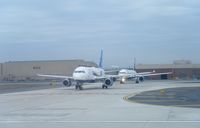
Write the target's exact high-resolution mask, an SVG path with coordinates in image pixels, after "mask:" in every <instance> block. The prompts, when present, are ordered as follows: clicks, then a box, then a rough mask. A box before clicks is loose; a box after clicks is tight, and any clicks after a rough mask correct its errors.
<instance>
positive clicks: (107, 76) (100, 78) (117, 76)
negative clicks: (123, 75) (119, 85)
mask: <svg viewBox="0 0 200 128" xmlns="http://www.w3.org/2000/svg"><path fill="white" fill-rule="evenodd" d="M106 78H116V79H118V78H120V76H119V75H105V76H100V77H98V76H97V77H96V78H95V79H96V80H102V79H106Z"/></svg>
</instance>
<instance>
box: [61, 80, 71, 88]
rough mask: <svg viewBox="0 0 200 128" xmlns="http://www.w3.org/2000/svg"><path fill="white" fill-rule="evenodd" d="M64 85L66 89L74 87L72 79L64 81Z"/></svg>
mask: <svg viewBox="0 0 200 128" xmlns="http://www.w3.org/2000/svg"><path fill="white" fill-rule="evenodd" d="M63 84H64V85H65V86H66V87H70V86H71V85H72V82H71V80H70V79H65V80H64V81H63Z"/></svg>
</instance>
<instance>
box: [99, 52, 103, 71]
mask: <svg viewBox="0 0 200 128" xmlns="http://www.w3.org/2000/svg"><path fill="white" fill-rule="evenodd" d="M99 68H103V50H101V55H100V60H99Z"/></svg>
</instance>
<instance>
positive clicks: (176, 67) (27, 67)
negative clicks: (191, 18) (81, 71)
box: [0, 60, 200, 81]
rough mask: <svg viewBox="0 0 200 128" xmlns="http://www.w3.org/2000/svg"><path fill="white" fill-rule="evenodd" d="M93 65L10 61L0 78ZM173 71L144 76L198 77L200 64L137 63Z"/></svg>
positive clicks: (34, 78) (144, 67) (31, 77)
mask: <svg viewBox="0 0 200 128" xmlns="http://www.w3.org/2000/svg"><path fill="white" fill-rule="evenodd" d="M81 65H82V66H95V67H97V64H96V63H94V62H91V61H84V60H52V61H10V62H5V63H1V64H0V80H2V81H37V80H44V79H45V80H46V79H49V78H44V77H38V76H37V75H36V74H38V73H40V74H49V75H68V76H71V75H72V73H73V71H74V69H75V68H76V67H78V66H81ZM153 70H155V72H157V73H160V72H173V73H172V74H170V75H161V76H150V77H145V78H146V79H150V80H159V79H184V80H189V79H200V64H192V63H191V62H190V61H185V60H178V61H174V62H173V64H138V65H136V71H137V72H149V71H150V72H151V71H153Z"/></svg>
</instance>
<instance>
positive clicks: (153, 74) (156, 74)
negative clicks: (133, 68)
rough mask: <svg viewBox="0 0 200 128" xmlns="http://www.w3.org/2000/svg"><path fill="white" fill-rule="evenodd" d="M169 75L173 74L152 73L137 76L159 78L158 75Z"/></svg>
mask: <svg viewBox="0 0 200 128" xmlns="http://www.w3.org/2000/svg"><path fill="white" fill-rule="evenodd" d="M167 74H172V72H164V73H150V74H143V75H140V74H137V76H158V75H167Z"/></svg>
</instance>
